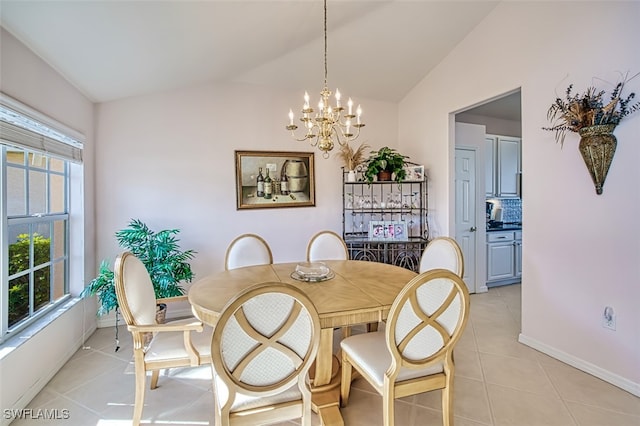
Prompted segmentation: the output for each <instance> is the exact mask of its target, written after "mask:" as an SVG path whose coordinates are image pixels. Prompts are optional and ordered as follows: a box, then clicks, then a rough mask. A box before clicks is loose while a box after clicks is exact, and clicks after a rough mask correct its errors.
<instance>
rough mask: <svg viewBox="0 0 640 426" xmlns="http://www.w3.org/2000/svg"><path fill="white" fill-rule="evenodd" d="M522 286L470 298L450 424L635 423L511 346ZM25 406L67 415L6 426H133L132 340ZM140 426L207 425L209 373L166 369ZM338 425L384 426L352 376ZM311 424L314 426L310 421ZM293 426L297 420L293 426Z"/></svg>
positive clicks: (399, 408)
mask: <svg viewBox="0 0 640 426" xmlns="http://www.w3.org/2000/svg"><path fill="white" fill-rule="evenodd" d="M519 330H520V286H519V285H511V286H505V287H498V288H492V289H491V290H489V292H488V293H484V294H477V295H472V299H471V316H470V321H469V323H468V326H467V329H466V330H465V333H464V335H463V337H462V339H461V341H460V343H459V344H458V347H457V350H456V367H457V368H456V372H457V373H456V381H455V424H456V426H481V425H494V426H508V425H513V426H528V425H531V426H553V425H558V426H571V425H574V426H626V425H628V426H638V425H640V398H637V397H635V396H633V395H631V394H629V393H627V392H625V391H623V390H621V389H619V388H617V387H615V386H612V385H610V384H608V383H606V382H603V381H602V380H600V379H597V378H595V377H593V376H590V375H588V374H586V373H583V372H581V371H579V370H576V369H575V368H572V367H570V366H568V365H566V364H563V363H561V362H559V361H556V360H555V359H552V358H550V357H548V356H546V355H544V354H542V353H540V352H537V351H535V350H533V349H530V348H528V347H527V346H524V345H522V344H520V343H518V341H517V337H518V333H519ZM86 345H87V346H88V347H90V348H89V349H80V350H78V352H77V353H76V354H75V355H74V356H73V358H72V359H70V360H69V362H68V363H67V364H66V365H65V366H64V367H63V368H62V370H60V372H59V373H58V374H57V375H56V376H55V377H54V378H53V379H52V380H51V381H50V382H49V383H48V384H47V386H46V387H45V389H44V390H42V392H40V393H39V394H38V395H37V396H36V398H35V399H34V400H33V401H32V402H31V403H30V405H29V407H28V408H32V409H38V408H47V409H59V410H62V409H66V410H69V411H68V413H69V418H68V419H61V420H58V421H46V422H43V421H41V420H16V421H14V422H13V423H12V425H13V426H23V425H36V424H37V425H43V424H45V423H46V424H60V425H65V426H72V425H73V426H75V425H77V426H115V425H128V424H130V423H131V420H130V419H131V415H132V403H133V400H134V394H133V392H134V387H133V385H134V384H133V365H132V364H131V356H132V353H131V339H130V335H129V333H128V332H127V331H126V330H125V329H124V328H121V329H120V346H121V349H120V350H119V351H118V352H114V329H113V328H104V329H98V330H97V331H96V332H95V333H94V335H93V336H91V338H90V339H89V340H88V341H87V343H86ZM145 402H146V405H145V408H144V413H143V423H147V424H155V425H176V426H185V425H186V426H196V425H207V424H210V425H213V423H214V422H213V414H212V409H213V400H212V395H211V375H210V369H209V367H206V366H205V367H200V368H197V369H184V370H172V371H170V372H169V373H168V375H165V376H161V378H160V386H159V387H158V388H157V389H156V390H153V391H149V390H147V394H146V401H145ZM342 413H343V417H344V420H345V425H347V426H375V425H381V424H382V417H381V416H382V410H381V407H380V397H379V396H378V395H377V394H376V393H375V392H374V391H373V390H372V389H371V388H370V387H369V386H368V384H367V383H366V382H364V380H363V379H356V380H355V381H354V383H353V390H352V392H351V398H350V400H349V405H348V406H347V407H346V408H344V409H342ZM312 423H313V425H314V426H316V425H318V424H319V420H318V418H317V416H315V415H314V416H313V420H312ZM291 424H295V423H291ZM441 424H442V415H441V411H440V393H439V391H434V392H430V393H426V394H422V395H417V396H412V397H408V398H404V399H402V400H400V401H397V402H396V425H398V426H414V425H441Z"/></svg>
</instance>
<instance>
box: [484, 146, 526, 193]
mask: <svg viewBox="0 0 640 426" xmlns="http://www.w3.org/2000/svg"><path fill="white" fill-rule="evenodd" d="M485 144H486V145H485V147H486V148H485V149H486V152H485V179H486V182H485V185H486V196H487V197H519V196H520V173H521V170H520V169H521V165H520V164H521V139H520V138H516V137H510V136H498V135H487V136H486V138H485Z"/></svg>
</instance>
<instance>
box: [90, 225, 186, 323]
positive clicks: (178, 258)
mask: <svg viewBox="0 0 640 426" xmlns="http://www.w3.org/2000/svg"><path fill="white" fill-rule="evenodd" d="M179 232H180V231H179V230H178V229H165V230H162V231H159V232H154V231H153V230H151V229H150V228H149V227H148V226H147V225H146V224H144V223H143V222H141V221H140V220H138V219H132V220H131V222H130V223H129V226H128V227H127V228H124V229H122V230H120V231H117V232H116V234H115V235H116V239H117V240H118V244H120V247H122V248H123V249H124V250H127V251H130V252H131V253H133V255H135V256H136V257H137V258H138V259H140V261H141V262H142V263H143V264H144V266H145V267H146V268H147V271H148V272H149V276H150V277H151V282H152V283H153V288H154V290H155V294H156V298H157V299H161V298H166V297H174V296H180V295H183V294H184V292H185V291H184V288H183V287H182V285H181V283H182V282H191V280H192V279H193V276H194V274H193V272H192V270H191V266H190V265H189V261H190V260H191V259H193V256H194V255H195V253H196V252H195V251H193V250H186V251H183V250H181V249H180V247H179V245H178V241H179V240H178V239H177V238H176V235H177V234H178V233H179ZM94 295H96V296H98V301H99V302H100V303H99V307H98V315H104V314H107V313H109V312H110V311H112V310H116V312H117V309H118V299H117V298H116V290H115V281H114V273H113V271H112V270H111V267H110V264H109V262H107V261H106V260H103V261H102V263H101V264H100V269H99V271H98V276H97V277H96V278H94V279H93V280H91V282H90V283H89V285H88V286H87V287H85V289H84V290H83V292H82V296H83V297H89V296H94Z"/></svg>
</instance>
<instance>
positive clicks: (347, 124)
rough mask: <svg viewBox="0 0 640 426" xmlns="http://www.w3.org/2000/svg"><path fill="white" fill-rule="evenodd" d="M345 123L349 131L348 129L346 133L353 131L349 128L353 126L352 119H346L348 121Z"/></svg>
mask: <svg viewBox="0 0 640 426" xmlns="http://www.w3.org/2000/svg"><path fill="white" fill-rule="evenodd" d="M345 125H346V127H347V131H346V132H345V133H347V134H349V133H351V132H350V131H349V129H350V128H351V120H347V121H346V123H345Z"/></svg>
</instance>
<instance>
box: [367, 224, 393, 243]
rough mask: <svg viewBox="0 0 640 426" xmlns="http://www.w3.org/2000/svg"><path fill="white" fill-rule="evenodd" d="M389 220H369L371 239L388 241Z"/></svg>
mask: <svg viewBox="0 0 640 426" xmlns="http://www.w3.org/2000/svg"><path fill="white" fill-rule="evenodd" d="M388 224H389V222H386V221H383V220H371V221H369V239H370V240H371V241H387V240H388V235H389V229H388Z"/></svg>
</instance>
